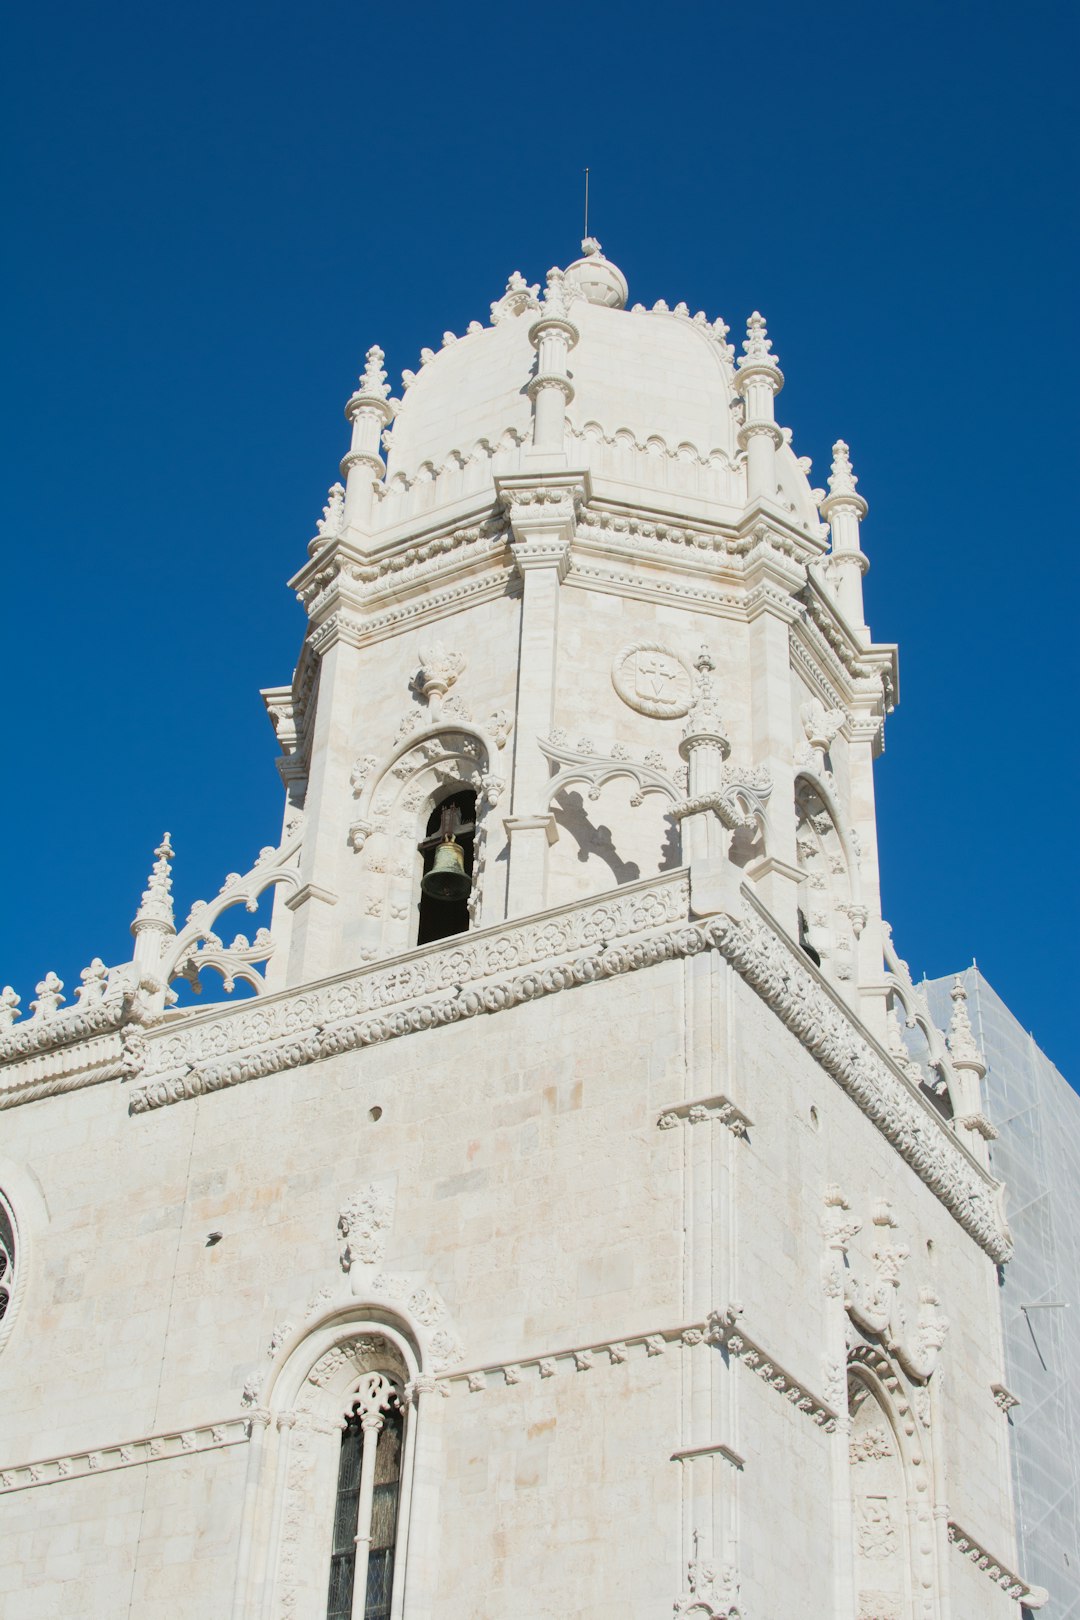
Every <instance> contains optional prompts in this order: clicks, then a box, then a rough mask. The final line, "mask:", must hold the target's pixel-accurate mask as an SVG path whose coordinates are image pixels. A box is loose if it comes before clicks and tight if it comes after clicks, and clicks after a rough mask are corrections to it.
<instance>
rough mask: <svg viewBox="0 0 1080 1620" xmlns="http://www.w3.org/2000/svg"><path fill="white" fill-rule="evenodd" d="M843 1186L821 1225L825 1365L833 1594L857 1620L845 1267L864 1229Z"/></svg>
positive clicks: (840, 1609) (829, 1198) (841, 1617)
mask: <svg viewBox="0 0 1080 1620" xmlns="http://www.w3.org/2000/svg"><path fill="white" fill-rule="evenodd" d="M847 1211H848V1203H847V1200H846V1199H845V1198H844V1196H843V1194H842V1193H841V1191H840V1189H839V1187H836V1186H830V1187H828V1188H826V1191H825V1209H824V1212H823V1214H822V1218H821V1230H822V1234H823V1236H824V1238H825V1259H824V1263H823V1267H822V1282H823V1286H824V1290H825V1297H826V1312H825V1364H826V1382H827V1385H828V1386H829V1387H828V1391H827V1397H826V1398H827V1399H828V1400H829V1402H830V1404H831V1405H833V1406H834V1407H835V1408H836V1417H837V1422H836V1430H835V1432H834V1433H833V1434H832V1435H830V1436H829V1470H830V1476H831V1484H832V1530H833V1538H832V1539H833V1594H834V1613H835V1616H836V1620H855V1549H854V1543H853V1541H852V1534H851V1528H852V1527H851V1463H850V1459H849V1454H848V1448H849V1445H850V1442H851V1413H850V1410H849V1407H848V1392H847V1310H846V1307H845V1303H844V1268H845V1257H846V1255H847V1250H848V1245H849V1244H850V1242H851V1240H852V1238H853V1237H855V1235H856V1233H857V1232H858V1231H859V1230H860V1228H861V1225H862V1223H861V1221H856V1220H852V1218H851V1216H850V1215H849V1214H848V1213H847Z"/></svg>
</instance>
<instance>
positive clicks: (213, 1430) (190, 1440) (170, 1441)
mask: <svg viewBox="0 0 1080 1620" xmlns="http://www.w3.org/2000/svg"><path fill="white" fill-rule="evenodd" d="M251 1423H252V1419H251V1418H250V1417H245V1418H226V1419H225V1421H224V1422H223V1423H204V1424H197V1425H196V1426H195V1427H194V1428H191V1429H182V1430H177V1431H175V1432H173V1433H168V1434H150V1435H144V1436H142V1437H140V1438H139V1439H137V1440H124V1441H122V1442H120V1443H118V1444H116V1445H109V1446H97V1447H92V1448H91V1449H90V1450H88V1451H74V1452H70V1453H69V1454H68V1455H67V1456H65V1457H46V1458H43V1459H42V1460H41V1461H40V1462H32V1463H14V1464H11V1465H9V1466H8V1467H7V1468H0V1495H6V1494H7V1493H8V1492H11V1491H24V1490H27V1489H29V1488H30V1487H31V1486H33V1485H55V1484H59V1483H63V1481H64V1480H69V1479H85V1478H86V1477H87V1476H88V1475H90V1474H107V1473H110V1472H111V1471H112V1470H113V1469H115V1468H135V1467H137V1466H138V1465H139V1464H140V1463H150V1462H167V1461H168V1460H169V1459H170V1458H173V1457H189V1456H192V1455H193V1454H194V1453H195V1452H198V1451H217V1450H219V1449H220V1448H221V1447H222V1446H236V1445H242V1444H243V1443H244V1442H245V1441H247V1440H249V1439H250V1437H251Z"/></svg>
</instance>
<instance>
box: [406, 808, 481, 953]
mask: <svg viewBox="0 0 1080 1620" xmlns="http://www.w3.org/2000/svg"><path fill="white" fill-rule="evenodd" d="M475 840H476V794H475V793H472V792H469V791H463V792H461V793H451V794H450V795H449V796H448V797H447V798H445V799H442V800H441V801H440V802H439V803H438V804H437V805H436V806H435V808H434V810H433V811H432V812H431V815H430V817H429V819H428V824H427V831H426V833H425V835H424V837H423V838H422V839H421V841H420V844H419V846H418V847H419V850H420V854H421V855H422V856H423V862H424V871H423V876H422V878H421V880H420V921H419V927H418V930H417V936H416V943H417V944H418V945H429V944H431V942H432V941H433V940H436V939H448V938H449V937H450V936H451V935H453V934H464V933H466V932H467V930H468V927H469V896H470V894H471V893H472V879H473V856H474V846H475Z"/></svg>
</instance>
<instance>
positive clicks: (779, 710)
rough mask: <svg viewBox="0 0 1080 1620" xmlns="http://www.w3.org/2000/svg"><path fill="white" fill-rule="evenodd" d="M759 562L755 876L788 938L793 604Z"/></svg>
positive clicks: (794, 913)
mask: <svg viewBox="0 0 1080 1620" xmlns="http://www.w3.org/2000/svg"><path fill="white" fill-rule="evenodd" d="M774 572H775V570H774V569H773V567H772V566H771V565H770V564H766V563H763V564H762V568H761V570H760V575H759V578H758V579H757V581H756V582H755V585H754V587H753V594H752V598H751V601H750V604H749V612H750V624H749V629H748V636H749V642H750V703H751V711H750V713H751V724H752V727H753V746H754V755H753V757H754V764H755V765H763V766H765V768H766V769H767V770H768V772H769V775H770V777H771V778H772V794H771V796H770V798H769V835H768V856H769V857H770V860H769V862H768V866H767V868H765V867H764V866H763V867H762V869H761V875H760V877H757V876H756V874H752V875H754V876H755V881H756V882H757V883H758V891H759V893H760V896H761V899H762V901H763V903H764V904H765V905H766V906H767V907H768V908H769V910H770V912H771V913H772V915H773V916H774V917H775V918H776V920H777V922H778V923H779V924H780V926H781V927H782V928H783V929H785V930H786V931H787V933H788V934H790V936H791V937H792V939H797V938H798V933H799V928H798V890H799V884H800V883H801V881H802V873H801V872H800V871H799V863H798V852H797V850H796V847H795V768H794V763H793V759H794V746H793V742H794V740H793V736H792V729H793V720H792V713H791V647H790V625H791V621H792V619H793V618H794V616H795V613H796V611H797V610H796V607H795V604H794V602H793V601H792V599H791V598H790V597H789V596H788V595H787V592H786V589H785V590H784V591H783V592H781V591H780V590H777V589H776V583H777V582H776V581H775V580H774V579H772V578H769V577H767V576H768V575H770V574H772V573H774Z"/></svg>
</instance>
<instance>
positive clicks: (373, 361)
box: [354, 343, 390, 399]
mask: <svg viewBox="0 0 1080 1620" xmlns="http://www.w3.org/2000/svg"><path fill="white" fill-rule="evenodd" d="M385 359H386V356H385V355H384V354H383V351H382V350H381V349H380V348H379V345H378V344H377V343H373V344H372V346H371V348H370V349H369V350H368V352H367V354H366V355H365V356H364V360H365V365H364V369H363V371H362V373H361V375H360V384H359V387H358V388H357V390H356V392H357V394H367V395H368V396H374V398H375V399H386V398H387V396H388V395H389V393H390V390H389V388H388V387H387V385H386V371H385V369H384V367H383V361H384V360H385ZM354 398H355V395H354Z"/></svg>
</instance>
